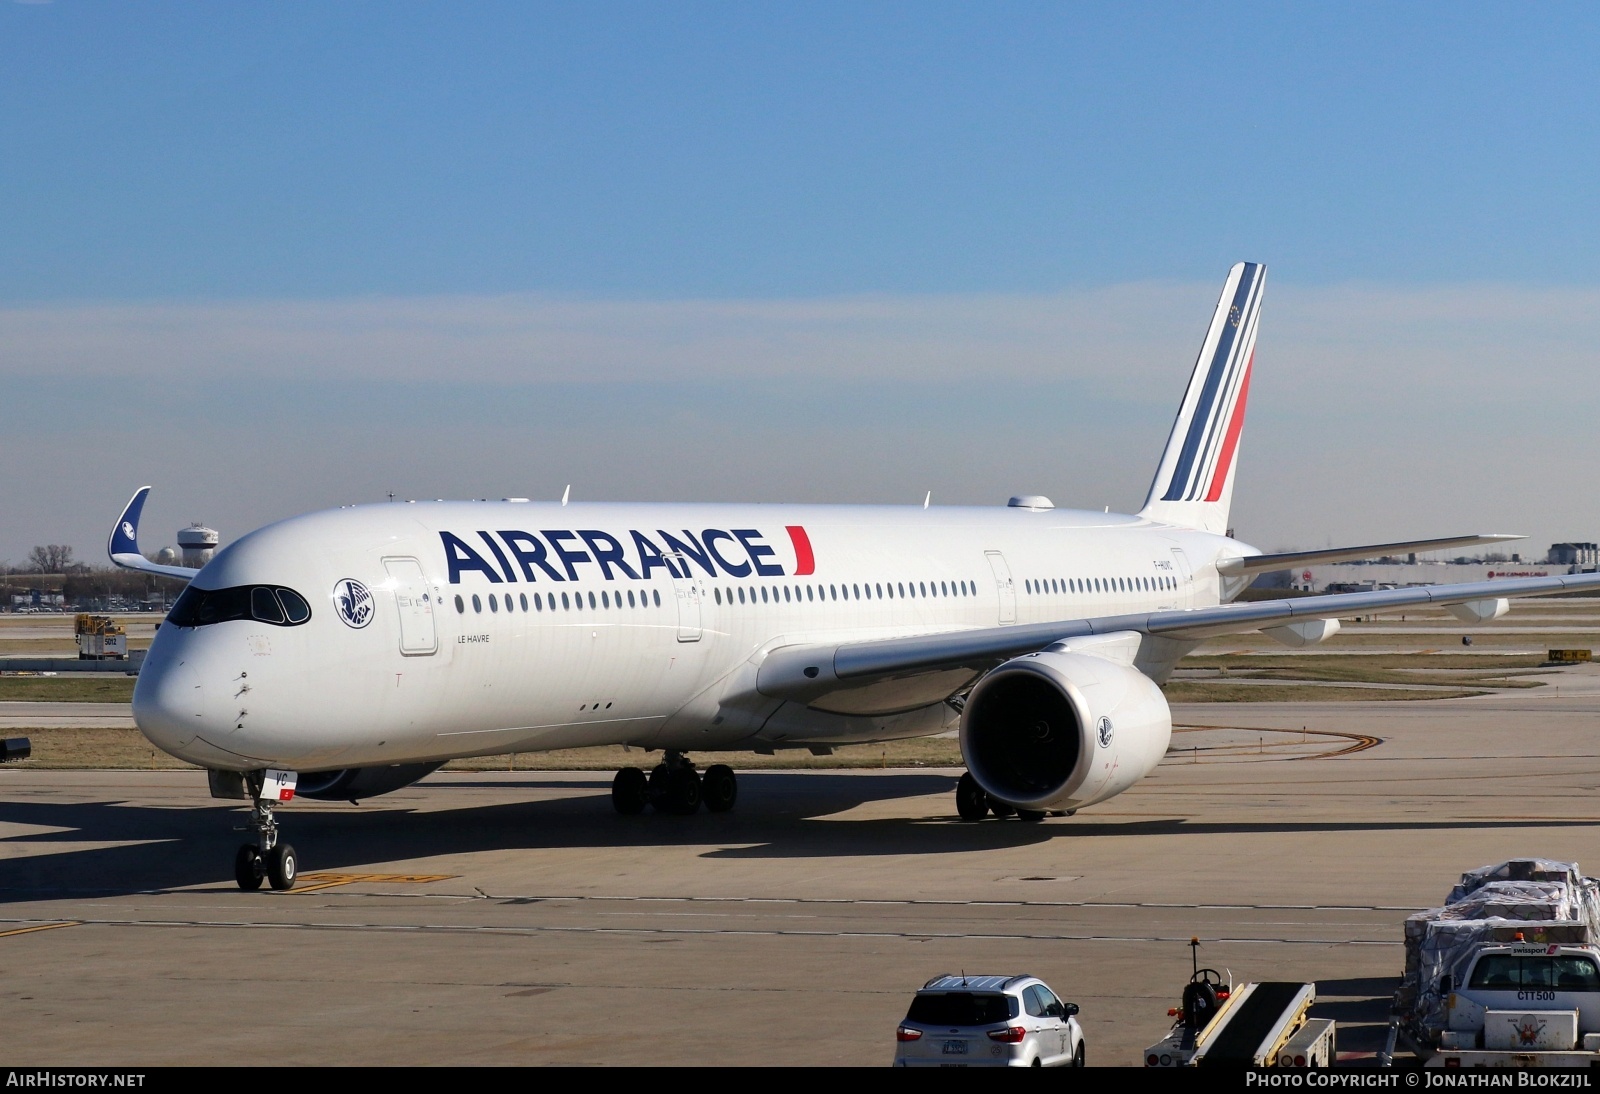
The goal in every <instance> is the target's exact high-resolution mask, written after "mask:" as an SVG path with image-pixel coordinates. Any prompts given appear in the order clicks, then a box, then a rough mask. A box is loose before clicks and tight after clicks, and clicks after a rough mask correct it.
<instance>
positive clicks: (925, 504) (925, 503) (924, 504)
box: [922, 490, 933, 509]
mask: <svg viewBox="0 0 1600 1094" xmlns="http://www.w3.org/2000/svg"><path fill="white" fill-rule="evenodd" d="M932 500H933V491H932V490H929V491H928V495H927V497H925V498H923V499H922V507H923V508H924V509H926V508H927V507H928V503H929V502H931V501H932Z"/></svg>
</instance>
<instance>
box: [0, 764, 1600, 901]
mask: <svg viewBox="0 0 1600 1094" xmlns="http://www.w3.org/2000/svg"><path fill="white" fill-rule="evenodd" d="M954 786H955V780H954V779H953V778H951V777H950V776H948V775H934V774H904V773H895V774H890V773H887V772H886V773H884V774H882V775H878V774H849V775H840V774H831V773H826V772H810V773H806V774H791V773H776V772H745V773H744V774H741V775H740V803H739V806H738V808H736V809H735V810H734V811H733V812H731V813H723V814H708V813H701V814H698V815H696V816H693V817H677V816H666V815H659V814H651V813H649V812H646V813H645V814H644V815H642V816H636V817H623V816H618V815H617V814H616V813H614V812H613V811H612V809H611V804H610V800H609V795H608V794H600V793H596V791H599V790H603V789H608V788H609V780H600V779H596V780H582V781H577V782H573V781H557V780H552V779H548V778H545V777H541V776H539V775H537V774H533V773H530V776H529V777H528V778H527V779H524V780H506V781H495V782H489V781H487V780H485V781H460V782H457V781H454V780H450V781H442V782H440V783H436V784H432V785H429V784H426V783H425V784H423V786H422V787H421V788H420V789H421V792H423V793H426V795H427V802H428V805H429V806H430V807H431V808H427V809H418V808H417V807H416V803H417V801H418V797H419V792H418V791H417V790H407V791H401V792H399V793H398V794H396V795H393V796H392V797H384V798H378V799H373V800H369V801H368V802H366V803H365V804H363V805H362V806H360V807H359V808H358V807H353V806H350V805H346V804H343V803H326V802H304V803H301V802H296V803H295V804H294V805H293V806H290V807H288V808H286V809H284V810H282V811H280V813H279V818H280V823H281V824H282V826H283V831H284V837H283V838H285V839H287V840H288V841H289V842H290V843H293V844H294V845H295V847H296V848H297V849H298V850H299V852H300V857H301V870H302V872H306V871H318V870H341V871H363V872H366V871H377V872H397V871H398V870H399V869H400V868H399V867H397V865H396V864H397V863H402V862H406V863H414V861H415V860H419V859H429V858H437V857H442V856H451V855H461V854H472V853H474V852H481V851H504V850H525V851H530V852H537V851H539V850H545V849H557V848H562V849H567V848H584V847H625V846H646V847H648V846H659V847H685V846H687V847H707V846H708V845H709V849H707V850H704V851H702V852H701V856H702V857H703V858H706V859H711V860H716V859H739V858H824V857H851V858H855V857H863V856H875V855H908V854H950V853H959V852H963V851H972V852H982V851H987V850H992V849H996V848H1004V847H1021V846H1028V845H1034V844H1040V843H1043V842H1045V841H1048V840H1053V839H1059V838H1078V837H1089V836H1093V837H1101V838H1106V837H1118V836H1120V837H1127V836H1141V835H1146V836H1147V835H1162V834H1183V835H1194V836H1213V835H1237V834H1248V833H1255V832H1262V831H1271V832H1276V833H1280V834H1281V833H1285V832H1305V833H1313V832H1350V831H1384V830H1393V831H1417V830H1431V829H1441V828H1454V829H1465V828H1474V827H1485V828H1490V827H1492V828H1504V827H1507V826H1508V825H1510V826H1515V827H1526V828H1558V827H1588V826H1592V822H1590V821H1559V820H1552V821H1516V822H1509V821H1507V820H1506V819H1489V820H1483V821H1472V822H1456V821H1392V822H1391V821H1365V822H1362V821H1350V822H1326V823H1299V824H1297V823H1293V822H1290V823H1284V822H1281V821H1262V822H1251V823H1212V822H1206V821H1192V820H1186V819H1184V818H1181V817H1172V818H1156V819H1144V820H1134V821H1111V820H1107V821H1095V820H1093V819H1092V817H1090V816H1080V817H1077V818H1072V819H1057V820H1050V821H1046V822H1044V823H1039V824H1026V823H1023V822H1020V821H1015V820H1008V821H1003V822H1002V821H994V820H990V821H985V822H983V823H981V824H962V823H959V822H957V821H956V820H955V817H954V812H955V810H954V802H953V801H951V800H950V796H951V794H952V791H953V789H954ZM477 789H493V790H496V791H500V792H506V791H511V792H515V791H517V790H519V789H526V790H529V791H536V792H537V794H538V796H537V797H534V798H533V799H532V800H528V801H520V802H501V803H496V804H493V805H475V804H463V805H462V806H460V807H455V808H452V807H451V806H450V795H451V793H452V791H454V790H463V791H467V792H468V793H469V794H470V793H471V792H473V791H474V790H477ZM930 795H933V796H937V797H938V799H939V800H940V801H941V803H943V802H949V805H950V809H949V811H948V812H944V811H943V810H939V811H938V812H935V813H932V814H926V813H921V812H918V813H916V814H908V815H906V816H900V817H877V818H861V819H851V818H848V817H840V816H839V815H840V814H844V813H847V812H848V811H849V810H851V809H853V808H855V807H856V806H858V805H861V804H863V803H866V802H872V801H884V800H892V799H897V798H921V797H926V796H930ZM189 800H191V801H192V800H193V799H189ZM441 805H442V807H441ZM244 816H245V813H244V810H243V809H242V808H240V807H238V806H237V805H236V804H234V803H223V802H209V801H208V802H207V803H206V804H204V805H183V804H175V805H173V806H149V805H134V804H129V803H127V802H124V801H116V800H106V801H97V802H79V803H55V802H50V801H40V800H31V801H17V800H11V801H0V823H9V824H19V825H24V826H28V827H30V828H36V829H37V828H42V829H46V831H43V832H39V831H25V832H22V833H19V834H17V835H15V836H11V837H9V838H7V839H3V840H0V843H25V844H29V845H31V846H30V848H29V850H30V853H29V854H26V855H23V856H19V857H14V858H9V859H6V860H5V866H4V872H3V874H0V904H5V903H16V902H20V901H39V900H50V899H67V898H81V897H82V896H84V895H87V894H92V893H118V892H140V891H151V890H163V889H178V888H185V887H188V886H195V885H206V884H222V883H227V884H228V885H229V886H230V887H231V884H232V881H231V873H230V871H231V868H232V862H233V852H234V849H235V848H236V847H237V846H238V844H239V843H240V842H243V841H244V839H245V836H244V834H243V833H241V832H239V831H236V830H235V828H236V826H238V825H240V824H242V823H243V820H244ZM51 844H60V845H62V847H61V849H60V850H59V851H56V850H52V849H50V845H51ZM81 844H91V845H96V846H89V847H82V846H75V845H81ZM413 868H419V867H415V866H413ZM425 868H426V869H428V870H429V871H430V872H431V871H432V870H434V869H436V868H437V867H433V866H429V867H425Z"/></svg>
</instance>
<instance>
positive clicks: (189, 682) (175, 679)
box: [133, 658, 205, 752]
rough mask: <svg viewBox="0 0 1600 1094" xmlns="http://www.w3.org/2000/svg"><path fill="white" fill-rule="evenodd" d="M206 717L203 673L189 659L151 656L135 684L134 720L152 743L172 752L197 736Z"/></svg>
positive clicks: (140, 671)
mask: <svg viewBox="0 0 1600 1094" xmlns="http://www.w3.org/2000/svg"><path fill="white" fill-rule="evenodd" d="M204 718H205V689H204V688H203V687H202V686H201V683H200V674H199V673H198V672H196V671H195V670H194V667H193V666H191V665H190V664H189V663H188V662H186V661H175V660H171V659H167V658H162V659H160V660H159V661H157V662H156V663H155V664H154V665H152V664H151V663H150V661H149V660H147V661H146V662H145V665H144V667H143V668H141V669H140V670H139V682H138V683H137V684H135V685H134V688H133V720H134V722H135V723H136V724H137V725H138V727H139V731H140V732H141V733H143V734H144V735H145V736H146V737H148V738H150V741H151V743H153V744H155V745H157V746H158V747H160V748H163V749H166V750H167V751H168V752H173V751H176V750H177V749H180V748H182V747H183V746H184V745H186V744H188V743H189V742H190V741H192V740H194V738H195V734H197V733H199V732H200V728H201V726H203V725H204V724H205V723H204Z"/></svg>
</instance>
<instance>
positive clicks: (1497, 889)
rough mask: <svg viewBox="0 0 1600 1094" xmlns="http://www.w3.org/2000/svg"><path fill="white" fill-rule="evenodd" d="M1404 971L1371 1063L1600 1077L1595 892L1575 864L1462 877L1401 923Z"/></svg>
mask: <svg viewBox="0 0 1600 1094" xmlns="http://www.w3.org/2000/svg"><path fill="white" fill-rule="evenodd" d="M1405 933H1406V939H1405V943H1406V970H1405V975H1404V977H1403V979H1402V980H1401V983H1400V989H1399V990H1398V991H1397V992H1395V1000H1394V1011H1393V1014H1392V1016H1391V1019H1390V1023H1389V1040H1388V1044H1387V1045H1386V1046H1385V1049H1384V1051H1383V1053H1382V1054H1381V1056H1380V1062H1381V1063H1384V1064H1392V1063H1393V1061H1394V1052H1395V1048H1396V1046H1397V1045H1399V1044H1404V1046H1405V1047H1407V1048H1409V1049H1410V1050H1411V1051H1412V1052H1414V1053H1415V1054H1416V1055H1417V1056H1419V1057H1420V1058H1422V1060H1423V1061H1424V1062H1425V1063H1426V1064H1427V1066H1429V1067H1581V1066H1600V947H1597V946H1596V943H1597V942H1600V883H1597V882H1596V881H1595V879H1594V878H1587V877H1584V876H1583V875H1582V873H1581V871H1580V870H1579V869H1578V865H1577V863H1572V862H1556V861H1553V860H1550V859H1512V860H1510V861H1507V862H1502V863H1499V864H1498V865H1494V866H1485V867H1482V868H1481V869H1478V870H1473V871H1470V872H1469V873H1466V874H1463V875H1461V883H1460V884H1459V885H1457V886H1456V887H1455V888H1454V889H1453V890H1452V891H1451V893H1450V896H1449V897H1448V899H1447V900H1446V901H1445V904H1444V906H1443V907H1441V908H1431V909H1429V910H1427V911H1424V912H1418V913H1416V914H1415V915H1413V916H1411V917H1409V918H1408V919H1407V920H1406V925H1405Z"/></svg>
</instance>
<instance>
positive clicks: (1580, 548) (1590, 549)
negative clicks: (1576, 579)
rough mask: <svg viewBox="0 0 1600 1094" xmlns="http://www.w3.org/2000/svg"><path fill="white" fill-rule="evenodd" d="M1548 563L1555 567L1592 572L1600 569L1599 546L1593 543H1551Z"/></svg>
mask: <svg viewBox="0 0 1600 1094" xmlns="http://www.w3.org/2000/svg"><path fill="white" fill-rule="evenodd" d="M1550 562H1551V563H1552V564H1553V565H1556V566H1575V567H1577V568H1578V569H1579V570H1594V569H1597V568H1600V546H1597V545H1595V544H1593V543H1552V544H1551V545H1550Z"/></svg>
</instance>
